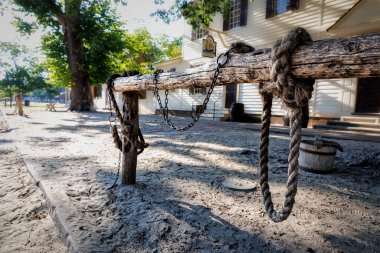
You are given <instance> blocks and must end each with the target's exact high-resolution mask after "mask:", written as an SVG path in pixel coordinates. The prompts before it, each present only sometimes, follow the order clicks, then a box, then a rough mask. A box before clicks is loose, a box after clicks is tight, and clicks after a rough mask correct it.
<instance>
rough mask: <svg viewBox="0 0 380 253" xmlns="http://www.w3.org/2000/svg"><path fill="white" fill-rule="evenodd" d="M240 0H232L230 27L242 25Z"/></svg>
mask: <svg viewBox="0 0 380 253" xmlns="http://www.w3.org/2000/svg"><path fill="white" fill-rule="evenodd" d="M240 7H241V2H240V0H232V1H231V12H230V16H229V27H228V28H229V29H232V28H235V27H239V26H240Z"/></svg>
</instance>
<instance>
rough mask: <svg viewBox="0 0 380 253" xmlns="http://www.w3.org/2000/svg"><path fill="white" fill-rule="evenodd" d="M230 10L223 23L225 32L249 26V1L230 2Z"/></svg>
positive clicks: (235, 0)
mask: <svg viewBox="0 0 380 253" xmlns="http://www.w3.org/2000/svg"><path fill="white" fill-rule="evenodd" d="M230 8H231V9H230V13H229V15H228V16H226V17H225V18H224V21H223V31H227V30H230V29H233V28H235V27H240V26H245V25H247V10H248V0H230Z"/></svg>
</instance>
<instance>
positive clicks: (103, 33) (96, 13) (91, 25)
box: [81, 0, 126, 84]
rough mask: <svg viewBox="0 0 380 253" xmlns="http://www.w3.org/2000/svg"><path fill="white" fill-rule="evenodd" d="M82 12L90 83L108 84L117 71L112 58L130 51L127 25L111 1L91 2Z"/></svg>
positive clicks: (84, 44) (86, 63) (82, 26)
mask: <svg viewBox="0 0 380 253" xmlns="http://www.w3.org/2000/svg"><path fill="white" fill-rule="evenodd" d="M81 12H82V16H81V29H82V33H81V34H82V38H83V46H84V63H85V65H86V66H87V68H88V69H87V70H88V72H89V75H90V83H92V84H97V83H104V82H105V81H106V78H107V77H108V76H109V75H110V74H111V73H112V72H113V71H114V69H113V68H112V67H113V66H112V64H111V62H112V61H113V58H112V55H113V54H118V53H122V52H125V49H126V41H125V37H124V30H123V29H122V25H123V24H122V23H121V22H120V21H119V20H118V17H117V15H116V12H115V10H114V9H112V8H111V7H110V2H109V1H100V0H97V1H94V0H93V1H89V3H84V4H83V6H82V8H81Z"/></svg>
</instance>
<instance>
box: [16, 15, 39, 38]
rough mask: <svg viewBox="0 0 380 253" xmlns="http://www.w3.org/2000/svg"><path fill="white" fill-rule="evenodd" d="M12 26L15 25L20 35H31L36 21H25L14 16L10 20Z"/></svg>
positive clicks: (35, 28) (34, 29)
mask: <svg viewBox="0 0 380 253" xmlns="http://www.w3.org/2000/svg"><path fill="white" fill-rule="evenodd" d="M12 24H13V26H14V27H16V29H17V31H18V32H19V33H21V34H22V35H31V34H32V33H34V32H35V31H36V30H37V28H38V26H37V23H36V22H30V23H29V22H26V21H24V20H23V19H22V18H20V17H14V20H13V22H12Z"/></svg>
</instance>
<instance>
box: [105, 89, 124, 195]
mask: <svg viewBox="0 0 380 253" xmlns="http://www.w3.org/2000/svg"><path fill="white" fill-rule="evenodd" d="M108 110H109V112H110V116H109V117H108V120H109V122H110V131H111V130H112V124H114V126H116V127H117V124H116V116H115V115H113V111H112V102H111V93H110V92H108ZM119 138H120V139H121V138H122V136H121V135H120V134H119ZM118 153H119V158H118V162H117V174H116V178H115V180H114V182H113V184H112V185H111V186H110V187H108V188H107V190H110V189H112V188H114V187H115V186H116V185H117V180H118V179H119V174H120V164H121V150H119V152H118Z"/></svg>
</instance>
